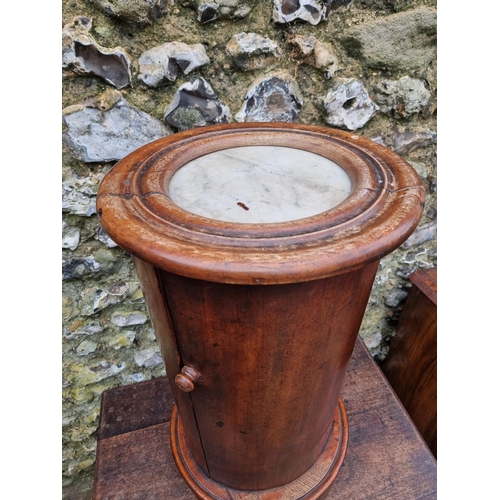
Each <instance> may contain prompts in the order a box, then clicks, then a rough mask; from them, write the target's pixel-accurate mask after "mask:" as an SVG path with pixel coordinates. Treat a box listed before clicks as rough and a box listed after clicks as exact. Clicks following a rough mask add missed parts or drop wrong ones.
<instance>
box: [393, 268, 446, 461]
mask: <svg viewBox="0 0 500 500" xmlns="http://www.w3.org/2000/svg"><path fill="white" fill-rule="evenodd" d="M410 280H411V281H412V283H413V286H412V288H411V291H410V293H409V295H408V299H407V300H406V303H405V305H404V308H403V312H402V313H401V319H400V320H399V323H398V326H397V329H396V335H395V337H394V339H393V341H392V343H391V350H390V351H389V355H388V356H387V358H386V360H385V362H384V366H383V371H384V374H385V376H386V377H387V380H388V381H389V383H390V384H391V386H392V387H393V389H394V391H395V392H396V394H397V395H398V397H399V399H400V400H401V402H402V403H403V405H404V407H405V408H406V411H407V412H408V413H409V415H410V417H411V419H412V420H413V422H414V423H415V426H416V427H417V429H418V430H419V432H420V433H421V434H422V436H423V438H424V439H425V441H426V443H427V444H428V446H429V448H430V449H431V451H432V453H433V454H434V456H436V457H437V269H436V268H434V269H423V270H419V271H416V272H414V273H413V274H411V275H410Z"/></svg>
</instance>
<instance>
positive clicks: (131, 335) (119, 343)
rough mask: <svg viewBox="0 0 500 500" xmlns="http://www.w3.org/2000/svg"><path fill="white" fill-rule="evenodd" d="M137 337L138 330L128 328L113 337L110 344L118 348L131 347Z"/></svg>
mask: <svg viewBox="0 0 500 500" xmlns="http://www.w3.org/2000/svg"><path fill="white" fill-rule="evenodd" d="M135 337H136V332H134V331H133V330H126V331H123V332H121V333H120V335H118V336H117V337H113V338H112V339H111V340H110V341H109V343H108V344H109V346H110V347H112V348H113V349H116V350H118V349H121V348H122V347H130V346H131V345H132V344H133V343H134V340H135Z"/></svg>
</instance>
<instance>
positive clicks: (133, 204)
mask: <svg viewBox="0 0 500 500" xmlns="http://www.w3.org/2000/svg"><path fill="white" fill-rule="evenodd" d="M424 200H425V191H424V188H423V186H422V183H421V181H420V178H419V177H418V175H417V174H416V172H415V171H414V170H413V169H412V168H411V166H410V165H409V164H408V163H407V162H406V161H404V160H403V159H402V158H400V157H399V156H398V155H396V154H395V153H393V152H391V151H390V150H388V149H387V148H385V147H383V146H380V145H378V144H376V143H374V142H372V141H369V140H368V139H365V138H363V137H361V136H357V135H355V134H353V133H349V132H343V131H338V130H334V129H330V128H323V127H312V126H305V125H295V124H282V123H254V124H237V125H234V124H232V125H221V126H212V127H205V128H202V129H195V130H190V131H186V132H182V133H179V134H175V135H172V136H169V137H166V138H164V139H160V140H158V141H155V142H153V143H150V144H148V145H146V146H144V147H142V148H140V149H138V150H136V151H135V152H133V153H131V154H130V155H128V156H127V157H126V158H124V159H123V160H121V161H120V162H119V163H117V165H116V166H115V167H114V168H113V170H112V171H111V172H110V173H109V174H108V175H107V176H106V177H105V178H104V180H103V182H102V184H101V187H100V189H99V193H98V197H97V211H98V214H99V217H100V219H101V223H102V225H103V227H104V229H105V230H106V231H107V232H108V234H109V235H110V237H111V238H112V239H113V240H114V241H115V242H116V243H117V244H119V245H120V246H121V247H122V248H124V249H125V250H126V251H128V252H130V253H131V254H132V255H133V258H134V263H135V266H136V270H137V274H138V277H139V281H140V283H141V286H142V290H143V293H144V297H145V300H146V304H147V307H148V310H149V313H150V316H151V320H152V322H153V326H154V329H155V333H156V336H157V340H158V343H159V346H160V349H161V353H162V356H163V360H164V362H165V367H166V371H167V375H168V379H169V381H170V384H171V386H172V391H173V393H174V397H175V402H176V406H175V409H174V413H173V416H172V422H171V431H172V433H171V445H172V451H173V453H174V457H175V461H176V463H177V466H178V468H179V470H180V472H181V474H182V476H183V477H184V479H185V480H186V482H187V483H188V484H189V486H190V487H191V488H192V489H193V491H194V492H195V493H196V495H197V496H198V497H199V498H203V499H215V498H217V499H230V498H247V499H254V498H255V499H261V500H271V499H279V498H283V499H285V498H286V499H298V498H304V499H318V498H322V497H323V496H324V495H325V494H326V492H327V490H328V488H329V487H330V486H331V485H332V483H333V481H334V479H335V477H336V476H337V474H338V472H339V469H340V466H341V464H342V460H343V458H344V455H345V453H346V448H347V438H348V425H347V418H346V413H345V409H344V406H343V404H342V401H341V399H340V392H341V389H342V384H343V381H344V376H345V373H346V370H347V366H348V363H349V359H350V356H351V354H352V351H353V349H354V343H355V340H356V336H357V333H358V330H359V327H360V324H361V320H362V318H363V314H364V310H365V308H366V304H367V301H368V297H369V294H370V290H371V287H372V284H373V280H374V278H375V273H376V271H377V267H378V263H379V261H380V258H381V257H383V256H384V255H386V254H388V253H389V252H391V251H392V250H394V249H395V248H396V247H398V246H399V245H400V244H401V243H402V242H403V241H404V240H405V239H406V238H408V236H409V235H410V234H411V233H412V231H413V230H414V229H415V227H416V225H417V224H418V221H419V220H420V217H421V214H422V209H423V203H424Z"/></svg>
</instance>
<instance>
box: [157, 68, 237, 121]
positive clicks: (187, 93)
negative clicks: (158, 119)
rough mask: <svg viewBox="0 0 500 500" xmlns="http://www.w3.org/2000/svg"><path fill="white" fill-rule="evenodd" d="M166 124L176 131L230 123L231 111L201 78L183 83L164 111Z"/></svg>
mask: <svg viewBox="0 0 500 500" xmlns="http://www.w3.org/2000/svg"><path fill="white" fill-rule="evenodd" d="M163 119H164V120H165V122H166V123H168V124H169V125H171V126H172V127H175V128H176V129H177V130H178V131H183V130H188V129H191V128H194V127H203V126H205V125H215V124H219V123H230V122H231V120H232V116H231V111H230V110H229V108H228V107H227V106H226V105H225V104H223V103H222V102H221V101H220V99H219V97H218V96H217V94H216V93H215V91H214V89H213V88H212V87H211V85H210V84H209V83H208V82H207V81H206V80H205V79H204V78H201V77H198V78H195V79H193V80H191V82H189V83H184V84H183V85H181V86H180V87H179V89H178V90H177V92H176V93H175V95H174V99H173V101H172V103H171V104H170V106H169V107H168V108H167V109H166V110H165V114H164V118H163Z"/></svg>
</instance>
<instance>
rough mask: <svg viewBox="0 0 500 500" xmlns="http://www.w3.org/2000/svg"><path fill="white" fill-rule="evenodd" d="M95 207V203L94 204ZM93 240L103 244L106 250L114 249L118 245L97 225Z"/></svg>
mask: <svg viewBox="0 0 500 500" xmlns="http://www.w3.org/2000/svg"><path fill="white" fill-rule="evenodd" d="M94 205H95V203H94ZM94 239H96V240H97V241H100V242H101V243H104V244H105V245H106V246H107V247H108V248H115V247H117V246H118V245H117V244H116V243H115V242H114V241H113V240H112V239H111V238H110V237H109V236H108V233H107V232H106V231H105V230H104V228H103V227H102V226H101V224H99V225H98V226H97V229H96V232H95V235H94Z"/></svg>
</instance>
